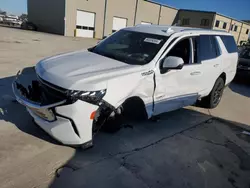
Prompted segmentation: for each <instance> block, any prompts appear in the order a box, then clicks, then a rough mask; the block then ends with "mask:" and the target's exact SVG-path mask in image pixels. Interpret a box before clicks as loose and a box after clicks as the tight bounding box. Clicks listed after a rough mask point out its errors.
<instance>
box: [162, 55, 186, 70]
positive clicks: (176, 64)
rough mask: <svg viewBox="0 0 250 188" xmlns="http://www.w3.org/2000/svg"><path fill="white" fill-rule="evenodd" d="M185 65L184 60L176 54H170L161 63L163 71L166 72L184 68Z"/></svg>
mask: <svg viewBox="0 0 250 188" xmlns="http://www.w3.org/2000/svg"><path fill="white" fill-rule="evenodd" d="M183 65H184V61H183V59H182V58H180V57H175V56H169V57H167V58H166V59H164V60H163V61H162V64H161V68H160V69H161V73H162V74H163V73H166V72H167V71H168V70H172V69H175V70H176V69H179V70H180V69H182V67H183Z"/></svg>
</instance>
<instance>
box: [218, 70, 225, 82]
mask: <svg viewBox="0 0 250 188" xmlns="http://www.w3.org/2000/svg"><path fill="white" fill-rule="evenodd" d="M219 78H222V79H223V80H224V83H226V73H224V72H223V73H222V74H221V75H220V76H219Z"/></svg>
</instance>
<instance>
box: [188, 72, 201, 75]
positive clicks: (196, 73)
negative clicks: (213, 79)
mask: <svg viewBox="0 0 250 188" xmlns="http://www.w3.org/2000/svg"><path fill="white" fill-rule="evenodd" d="M199 74H201V72H199V71H196V72H191V73H190V75H191V76H195V75H199Z"/></svg>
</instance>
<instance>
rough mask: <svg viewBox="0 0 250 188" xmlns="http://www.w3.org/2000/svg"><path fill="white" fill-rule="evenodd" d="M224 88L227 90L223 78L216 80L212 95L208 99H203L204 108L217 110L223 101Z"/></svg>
mask: <svg viewBox="0 0 250 188" xmlns="http://www.w3.org/2000/svg"><path fill="white" fill-rule="evenodd" d="M224 88H225V82H224V80H223V79H222V78H221V77H219V78H218V79H217V80H216V82H215V84H214V87H213V89H212V91H211V92H210V94H209V95H208V96H207V97H205V98H203V99H202V101H201V103H202V106H204V107H206V108H211V109H213V108H216V107H217V106H218V105H219V103H220V101H221V98H222V95H223V91H224Z"/></svg>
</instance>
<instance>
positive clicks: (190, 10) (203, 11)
mask: <svg viewBox="0 0 250 188" xmlns="http://www.w3.org/2000/svg"><path fill="white" fill-rule="evenodd" d="M179 11H189V12H200V13H211V14H217V15H220V16H223V17H225V18H229V19H231V20H235V21H237V22H240V23H244V24H247V25H250V23H248V22H246V21H243V20H237V19H235V18H232V17H230V16H226V15H224V14H221V13H218V12H213V11H205V10H192V9H180V10H179Z"/></svg>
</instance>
